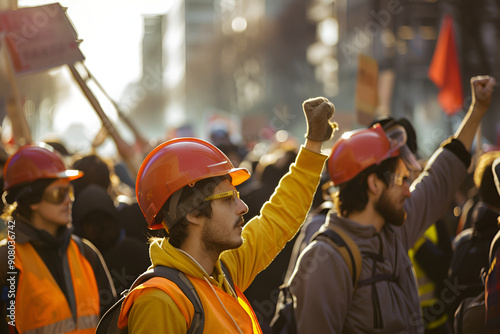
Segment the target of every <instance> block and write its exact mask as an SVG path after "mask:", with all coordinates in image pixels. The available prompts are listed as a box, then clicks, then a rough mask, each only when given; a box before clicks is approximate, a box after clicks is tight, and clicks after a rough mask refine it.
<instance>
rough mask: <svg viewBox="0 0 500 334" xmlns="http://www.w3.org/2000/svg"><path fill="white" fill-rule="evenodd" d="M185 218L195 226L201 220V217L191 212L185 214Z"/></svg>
mask: <svg viewBox="0 0 500 334" xmlns="http://www.w3.org/2000/svg"><path fill="white" fill-rule="evenodd" d="M186 219H187V221H188V222H189V224H193V225H196V226H198V225H201V223H202V221H203V217H196V216H195V215H194V214H192V213H189V214H187V215H186Z"/></svg>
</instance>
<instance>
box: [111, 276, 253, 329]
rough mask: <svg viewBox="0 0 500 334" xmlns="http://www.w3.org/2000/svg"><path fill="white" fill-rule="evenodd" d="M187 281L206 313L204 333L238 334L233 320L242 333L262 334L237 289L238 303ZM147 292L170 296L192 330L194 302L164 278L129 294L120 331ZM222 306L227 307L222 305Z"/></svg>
mask: <svg viewBox="0 0 500 334" xmlns="http://www.w3.org/2000/svg"><path fill="white" fill-rule="evenodd" d="M188 278H189V280H190V281H191V282H192V283H193V286H194V287H195V289H196V292H197V293H198V296H199V298H200V300H201V303H202V305H203V311H204V312H205V328H204V331H203V332H204V333H236V328H235V324H234V323H233V320H232V319H231V317H232V318H233V319H234V321H236V323H237V324H238V327H239V328H240V329H241V331H242V332H243V333H246V334H247V333H248V334H250V333H253V334H262V330H261V328H260V326H259V323H258V321H257V316H256V315H255V313H254V312H253V309H252V307H251V306H250V303H249V302H248V300H247V299H246V298H245V295H244V294H243V292H241V290H240V289H239V288H238V287H237V286H235V290H236V294H237V296H238V299H236V298H234V297H233V296H232V295H230V294H228V293H226V292H224V291H223V290H222V289H220V288H218V287H215V286H213V289H214V290H215V292H216V293H217V296H215V295H214V291H213V290H212V287H210V286H209V284H210V283H207V282H205V281H204V280H202V279H198V278H194V277H192V276H188ZM148 288H157V289H160V290H162V291H164V292H165V293H167V294H168V295H170V296H171V297H172V299H173V300H174V301H175V302H176V304H177V306H178V307H179V308H180V309H181V312H182V313H183V314H184V317H185V321H186V327H187V328H189V326H190V325H191V321H192V318H193V315H194V309H193V307H192V306H191V305H192V304H191V302H190V301H189V299H188V298H187V297H186V296H185V295H184V293H183V292H182V291H181V289H179V287H178V286H177V285H176V284H175V283H174V282H172V281H170V280H168V279H166V278H161V277H154V278H152V279H150V280H149V281H147V282H145V283H144V284H141V285H140V286H138V287H137V288H136V289H134V290H132V291H131V292H130V294H129V295H128V296H127V297H126V299H125V300H124V302H123V305H122V313H121V314H120V319H119V322H118V324H119V327H120V328H123V327H125V326H126V324H127V322H128V319H127V317H128V314H129V311H130V308H131V307H132V304H133V302H134V300H135V299H136V298H138V297H139V296H144V294H145V293H147V292H144V289H148ZM217 297H219V299H220V302H219V300H218V299H217ZM221 302H222V304H223V305H224V306H222V305H221ZM185 305H188V306H187V307H186V306H185ZM228 313H229V314H230V315H231V317H230V316H229V315H228Z"/></svg>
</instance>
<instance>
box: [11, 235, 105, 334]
mask: <svg viewBox="0 0 500 334" xmlns="http://www.w3.org/2000/svg"><path fill="white" fill-rule="evenodd" d="M66 255H67V258H68V262H69V268H70V272H71V279H72V283H73V290H74V295H75V301H76V319H73V315H72V313H71V309H70V307H69V304H68V301H67V300H66V297H65V295H64V293H63V292H62V290H61V289H60V287H59V285H58V284H57V282H56V281H55V280H54V277H53V276H52V274H51V273H50V271H49V269H48V268H47V266H46V265H45V263H44V262H43V260H42V259H41V258H40V256H39V255H38V253H37V252H36V250H35V249H34V248H33V246H31V244H30V243H25V244H17V245H16V258H15V265H16V267H17V268H18V269H19V283H18V287H17V294H16V328H17V330H18V331H19V333H20V334H24V333H29V334H32V333H37V334H38V333H43V334H44V333H51V334H57V333H89V334H90V333H94V332H95V328H96V327H97V323H98V322H99V292H98V288H97V282H96V280H95V276H94V271H93V270H92V267H91V266H90V264H89V262H88V261H87V259H86V258H85V257H84V255H83V254H81V253H80V250H79V249H78V246H77V245H76V243H75V242H74V241H73V240H71V242H70V245H69V246H68V249H67V251H66Z"/></svg>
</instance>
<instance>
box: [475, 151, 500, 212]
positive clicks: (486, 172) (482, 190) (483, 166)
mask: <svg viewBox="0 0 500 334" xmlns="http://www.w3.org/2000/svg"><path fill="white" fill-rule="evenodd" d="M498 157H500V151H493V152H487V153H484V154H483V155H481V156H480V157H479V160H478V162H477V166H476V169H475V171H474V183H475V185H476V187H477V189H478V191H479V198H480V199H481V200H482V201H483V202H485V203H487V204H489V205H492V206H494V207H496V208H499V209H500V196H499V195H498V191H497V188H496V186H495V179H494V178H493V171H492V170H491V166H492V165H493V161H495V159H496V158H498Z"/></svg>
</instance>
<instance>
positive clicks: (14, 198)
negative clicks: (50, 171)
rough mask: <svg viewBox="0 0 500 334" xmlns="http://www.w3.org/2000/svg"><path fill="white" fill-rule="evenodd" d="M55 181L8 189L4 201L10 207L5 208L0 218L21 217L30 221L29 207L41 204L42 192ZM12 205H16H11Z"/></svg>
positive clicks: (44, 181)
mask: <svg viewBox="0 0 500 334" xmlns="http://www.w3.org/2000/svg"><path fill="white" fill-rule="evenodd" d="M55 180H57V179H40V180H36V181H33V182H30V183H24V184H20V185H16V186H14V187H13V188H11V189H9V190H8V191H7V193H6V195H5V201H6V202H7V203H8V204H11V205H7V206H5V208H4V211H3V214H2V218H3V219H6V218H7V219H11V218H12V217H14V218H15V217H17V216H21V217H24V218H25V219H28V220H30V219H31V215H32V210H31V208H30V205H31V204H35V203H39V202H41V201H42V196H43V192H44V191H45V189H46V188H47V187H48V186H49V185H50V184H51V183H52V182H54V181H55ZM14 203H16V204H15V205H12V204H14Z"/></svg>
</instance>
